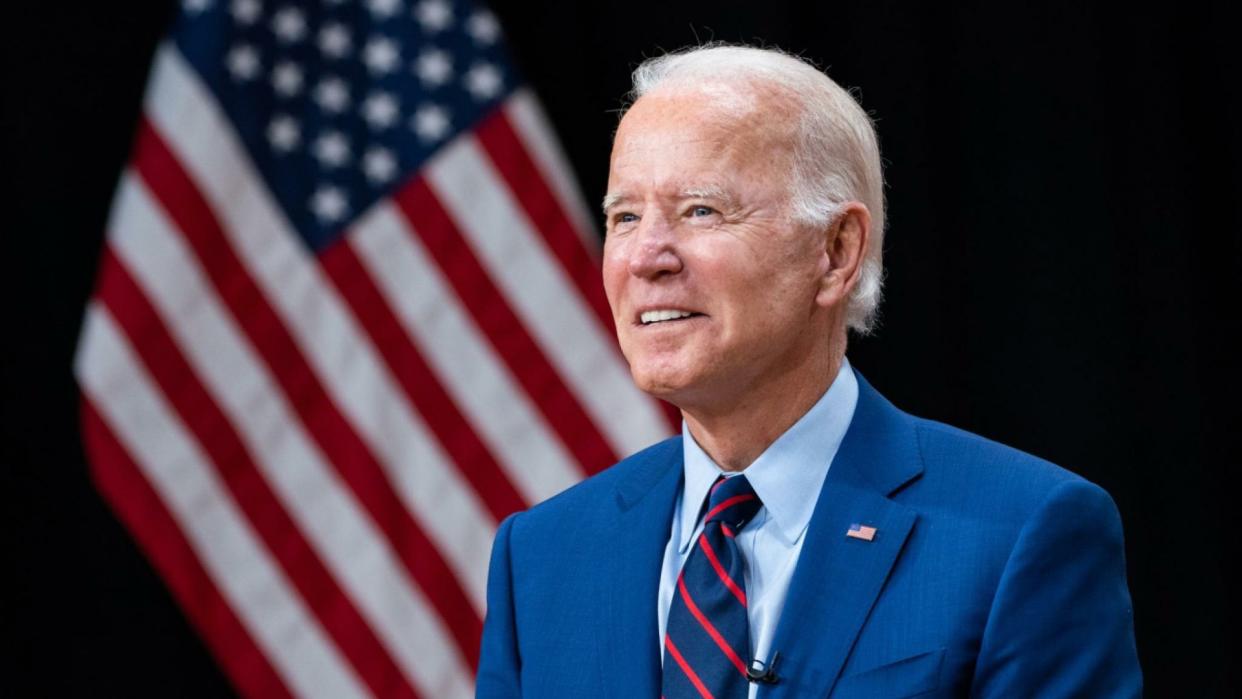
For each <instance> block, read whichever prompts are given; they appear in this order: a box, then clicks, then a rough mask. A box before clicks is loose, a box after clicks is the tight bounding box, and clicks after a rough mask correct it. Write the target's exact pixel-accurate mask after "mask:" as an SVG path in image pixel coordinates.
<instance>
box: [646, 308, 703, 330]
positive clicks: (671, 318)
mask: <svg viewBox="0 0 1242 699" xmlns="http://www.w3.org/2000/svg"><path fill="white" fill-rule="evenodd" d="M702 315H703V314H702V313H695V312H694V311H683V310H680V309H675V308H658V309H652V310H650V311H643V312H642V313H640V314H639V315H638V324H639V325H643V326H653V325H671V324H676V323H678V322H680V321H685V320H688V319H690V318H698V317H700V316H702Z"/></svg>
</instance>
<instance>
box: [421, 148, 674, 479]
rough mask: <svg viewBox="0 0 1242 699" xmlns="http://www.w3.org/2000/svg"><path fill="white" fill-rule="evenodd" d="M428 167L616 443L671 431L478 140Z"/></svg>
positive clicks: (486, 262)
mask: <svg viewBox="0 0 1242 699" xmlns="http://www.w3.org/2000/svg"><path fill="white" fill-rule="evenodd" d="M426 170H427V173H428V182H429V184H430V185H431V186H432V189H433V190H434V191H435V193H436V196H437V198H438V199H439V200H440V201H441V202H442V203H443V204H444V207H445V209H446V210H447V211H448V212H449V214H450V215H451V216H452V218H453V219H455V220H456V221H457V222H458V226H459V228H460V229H461V232H462V235H463V236H464V237H465V239H466V241H467V242H468V243H469V244H470V246H471V248H472V249H473V250H474V251H475V254H476V255H478V257H479V259H480V261H481V262H482V264H483V266H484V268H486V269H487V270H488V273H489V274H490V275H491V276H492V278H493V279H495V280H496V283H497V286H499V287H500V289H501V291H502V292H503V293H504V295H505V297H506V298H507V299H508V300H509V301H510V302H511V303H512V304H513V307H514V309H515V310H516V311H517V313H518V315H519V316H520V317H521V319H522V324H523V325H524V326H526V327H527V328H528V329H529V330H530V331H531V334H532V335H533V336H534V338H535V341H536V342H537V343H538V345H539V347H540V349H542V350H543V353H544V355H545V356H546V357H548V359H549V361H551V363H552V365H553V366H555V367H556V368H557V371H558V373H559V374H560V375H561V377H562V378H564V379H565V381H566V383H567V384H568V385H569V386H570V388H571V389H572V390H573V392H574V394H575V395H576V396H577V398H578V400H579V401H581V403H582V405H583V407H584V408H585V409H586V411H587V414H588V415H589V416H590V417H591V421H592V422H593V423H594V424H595V425H596V426H597V427H598V428H599V429H600V431H601V432H602V433H603V435H604V437H605V438H606V439H607V440H608V442H609V444H611V445H612V448H613V450H614V451H615V452H616V453H617V454H619V455H622V456H624V455H628V454H631V453H633V452H635V451H638V450H639V449H642V448H644V447H647V446H649V445H650V444H651V443H652V442H655V441H657V440H659V439H663V438H664V437H666V436H668V432H669V429H668V423H667V422H665V420H664V417H663V415H661V413H660V411H659V408H658V407H657V404H656V402H655V401H654V400H652V399H651V398H650V397H649V396H647V395H646V394H644V393H642V392H641V391H639V390H638V388H637V387H635V386H634V382H633V380H632V379H631V378H630V373H629V370H628V368H627V367H626V366H625V363H624V362H623V361H622V360H621V356H620V354H619V353H618V352H617V350H616V348H615V346H614V342H613V340H612V338H611V337H609V336H607V335H605V333H604V330H603V328H602V327H601V326H600V323H599V321H598V320H597V319H596V318H595V316H594V314H593V313H592V312H591V310H590V309H589V308H588V307H587V305H586V302H585V301H584V300H583V299H582V296H581V294H579V293H578V290H577V289H576V288H575V287H574V285H573V283H572V282H571V281H570V280H569V277H568V275H567V274H566V273H565V270H564V268H562V267H561V265H560V264H559V263H557V262H556V260H555V259H554V258H553V257H552V256H551V255H550V254H549V253H548V251H547V244H546V243H545V242H544V241H543V239H542V237H541V236H540V235H539V234H538V233H537V232H536V231H535V230H534V229H533V228H532V227H531V224H530V220H529V219H528V218H527V217H526V214H525V212H524V211H523V210H522V208H521V207H520V206H519V205H518V204H517V202H516V201H514V199H513V194H512V192H510V191H509V189H508V188H507V187H506V186H505V185H504V183H503V182H502V180H501V179H500V178H499V177H498V176H497V174H496V172H495V171H494V170H493V169H492V166H491V162H490V161H489V160H488V158H487V155H486V154H485V153H483V151H482V149H481V146H480V145H479V143H478V141H477V140H476V139H474V138H461V139H458V140H457V141H455V142H454V143H451V144H449V145H447V146H445V147H444V149H443V150H441V151H440V152H439V153H438V154H437V155H436V156H434V157H433V158H432V159H431V162H430V163H429V164H428V166H427V168H426ZM568 337H572V338H574V341H573V342H566V341H565V338H568Z"/></svg>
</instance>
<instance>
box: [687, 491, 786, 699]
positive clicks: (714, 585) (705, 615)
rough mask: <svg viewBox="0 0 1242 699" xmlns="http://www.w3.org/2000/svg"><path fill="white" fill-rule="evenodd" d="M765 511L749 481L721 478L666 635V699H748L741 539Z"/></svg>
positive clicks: (747, 638)
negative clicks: (740, 532) (747, 524)
mask: <svg viewBox="0 0 1242 699" xmlns="http://www.w3.org/2000/svg"><path fill="white" fill-rule="evenodd" d="M762 505H763V503H762V502H760V501H759V496H757V495H755V491H754V489H753V488H751V487H750V483H749V482H747V480H746V477H745V476H734V477H732V478H723V477H721V478H720V479H719V480H717V481H716V483H715V485H713V486H712V490H711V494H710V495H709V496H708V500H707V514H706V515H705V516H704V518H703V519H704V525H703V532H702V533H701V534H699V537H698V539H697V540H696V541H695V542H694V544H693V546H694V548H693V549H692V550H691V552H690V555H689V556H688V557H687V558H686V562H685V564H683V565H682V567H681V574H680V575H678V576H677V589H676V590H675V591H674V592H673V603H672V606H671V607H669V612H668V630H667V632H666V633H665V635H664V680H663V681H664V686H663V690H664V694H663V696H664V699H690V698H694V697H702V698H703V699H713V698H714V699H745V697H746V695H747V690H748V685H747V680H746V666H747V665H748V664H749V658H750V624H749V622H748V620H747V616H746V581H745V579H744V575H743V561H742V556H741V553H740V551H738V547H737V543H736V541H735V539H734V537H735V536H737V533H738V532H739V531H741V529H742V527H744V526H746V523H747V522H749V521H750V519H751V518H752V517H754V516H755V513H756V512H758V511H759V508H760V507H761V506H762Z"/></svg>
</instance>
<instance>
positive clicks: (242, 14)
mask: <svg viewBox="0 0 1242 699" xmlns="http://www.w3.org/2000/svg"><path fill="white" fill-rule="evenodd" d="M229 13H230V14H232V15H233V21H234V22H237V23H238V24H243V25H247V26H249V25H251V24H254V23H255V22H257V21H259V15H261V14H263V6H262V5H261V4H259V0H233V4H232V5H231V6H230V7H229Z"/></svg>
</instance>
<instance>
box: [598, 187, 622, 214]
mask: <svg viewBox="0 0 1242 699" xmlns="http://www.w3.org/2000/svg"><path fill="white" fill-rule="evenodd" d="M626 198H627V197H626V195H624V194H618V193H616V192H609V193H608V194H606V195H604V203H603V209H604V213H608V210H609V209H611V208H612V207H614V206H616V205H617V204H618V203H620V202H621V201H623V200H625V199H626Z"/></svg>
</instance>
